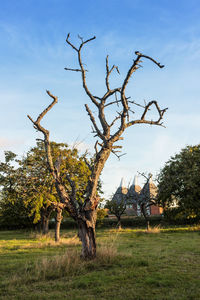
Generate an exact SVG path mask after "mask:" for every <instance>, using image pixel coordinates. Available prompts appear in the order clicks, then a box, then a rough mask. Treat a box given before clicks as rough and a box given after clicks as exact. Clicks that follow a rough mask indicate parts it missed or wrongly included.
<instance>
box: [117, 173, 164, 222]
mask: <svg viewBox="0 0 200 300" xmlns="http://www.w3.org/2000/svg"><path fill="white" fill-rule="evenodd" d="M156 195H157V187H156V185H155V184H154V182H153V180H152V177H150V179H149V180H148V181H147V182H146V183H145V184H144V186H143V187H142V188H141V187H140V186H139V184H138V177H137V175H136V176H135V177H134V180H133V183H132V184H131V186H130V187H129V188H127V187H126V186H125V183H124V179H123V178H122V179H121V182H120V186H119V187H118V188H117V190H116V192H115V194H114V195H113V198H112V199H113V200H114V201H116V202H118V203H120V202H121V201H122V200H123V201H126V213H127V215H135V216H141V209H140V205H141V203H144V202H145V203H146V204H147V208H146V212H147V214H148V215H151V216H152V215H160V214H162V212H163V210H162V208H161V207H159V206H157V205H153V204H151V205H149V204H150V202H151V200H152V199H155V197H156Z"/></svg>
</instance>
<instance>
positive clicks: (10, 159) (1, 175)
mask: <svg viewBox="0 0 200 300" xmlns="http://www.w3.org/2000/svg"><path fill="white" fill-rule="evenodd" d="M4 154H5V162H1V163H0V187H1V197H0V220H1V221H0V223H1V225H2V226H5V227H6V228H12V227H14V226H17V227H26V226H30V225H31V223H32V222H33V219H32V218H31V217H30V216H29V208H28V207H25V205H24V202H23V198H22V195H21V190H20V180H21V172H20V169H19V168H18V163H17V162H18V160H17V159H16V157H17V156H16V154H15V153H13V152H11V151H5V153H4Z"/></svg>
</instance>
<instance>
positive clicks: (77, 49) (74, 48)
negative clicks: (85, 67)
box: [66, 33, 78, 52]
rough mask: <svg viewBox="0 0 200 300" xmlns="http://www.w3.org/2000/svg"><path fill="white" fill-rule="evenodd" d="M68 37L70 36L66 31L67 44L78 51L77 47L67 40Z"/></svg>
mask: <svg viewBox="0 0 200 300" xmlns="http://www.w3.org/2000/svg"><path fill="white" fill-rule="evenodd" d="M69 37H70V33H68V35H67V38H66V42H67V44H69V45H70V46H71V47H72V48H73V49H74V50H75V51H77V52H78V49H77V48H76V47H75V46H74V45H73V44H72V43H71V42H70V41H69Z"/></svg>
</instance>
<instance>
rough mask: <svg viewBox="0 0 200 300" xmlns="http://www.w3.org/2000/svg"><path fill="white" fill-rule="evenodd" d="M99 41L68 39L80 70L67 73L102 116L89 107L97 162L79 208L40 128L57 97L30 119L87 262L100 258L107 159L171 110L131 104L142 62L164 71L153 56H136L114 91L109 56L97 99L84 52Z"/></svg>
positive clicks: (91, 167) (157, 106) (73, 192)
mask: <svg viewBox="0 0 200 300" xmlns="http://www.w3.org/2000/svg"><path fill="white" fill-rule="evenodd" d="M95 38H96V37H95V36H94V37H92V38H90V39H88V40H83V38H82V37H80V36H79V39H80V43H79V46H78V47H77V46H75V45H74V44H73V43H72V42H71V41H70V34H68V35H67V39H66V42H67V44H68V45H69V46H70V47H71V48H72V49H73V51H74V53H75V54H76V55H77V59H78V65H79V67H78V68H76V69H73V68H65V69H66V70H69V71H74V72H80V73H81V77H82V84H83V88H84V90H85V92H86V94H87V95H88V97H89V99H90V101H91V104H92V105H93V106H94V108H95V109H96V111H97V113H98V117H96V116H95V114H94V113H93V112H92V110H91V108H90V107H89V106H88V104H85V109H86V111H87V113H88V115H89V118H90V120H91V122H92V131H93V133H94V135H95V137H96V138H97V140H96V143H95V146H94V148H95V158H94V162H93V165H92V166H91V165H90V166H89V167H90V170H91V176H90V178H89V180H88V185H87V190H86V193H85V201H84V203H83V204H82V205H81V204H78V202H77V201H76V187H75V184H74V182H73V180H72V178H70V176H67V180H68V182H69V184H70V186H71V191H70V192H69V191H67V190H66V189H65V186H64V184H63V180H62V178H61V176H60V170H59V168H60V163H59V160H58V161H57V162H56V163H55V164H53V160H52V155H51V148H50V141H49V131H48V130H47V129H45V128H44V127H42V125H41V124H40V123H41V120H42V119H43V117H44V116H45V115H46V113H47V112H48V111H49V110H50V109H51V108H52V107H53V106H54V105H55V104H56V103H57V101H58V99H57V97H56V96H54V95H53V94H51V93H50V91H47V94H48V95H49V96H50V97H51V98H52V103H51V104H50V105H49V106H48V107H47V108H46V109H45V110H44V111H43V112H42V113H41V114H40V115H39V116H38V118H37V119H36V121H34V120H33V119H32V118H31V117H30V116H28V117H29V119H30V120H31V121H32V122H33V124H34V128H35V129H37V130H38V131H40V132H42V133H43V135H44V143H45V148H46V155H47V161H48V168H49V171H50V173H51V174H52V175H53V178H54V180H55V186H56V189H57V192H58V195H59V197H60V200H61V202H62V203H63V205H64V206H65V209H66V210H67V211H68V212H69V214H70V216H71V217H72V218H73V219H74V220H75V221H76V222H77V225H78V235H79V238H80V240H81V242H82V256H83V257H84V258H86V259H89V258H94V257H95V256H96V238H95V225H96V209H97V204H98V201H99V198H98V197H97V184H98V179H99V176H100V174H101V171H102V170H103V167H104V165H105V163H106V161H107V159H108V158H109V156H110V154H111V153H114V154H115V155H117V157H120V154H119V151H120V149H121V148H122V146H120V145H116V143H117V142H118V141H120V140H122V139H123V137H122V134H123V132H124V131H125V130H126V129H127V128H128V127H130V126H133V125H136V124H149V125H159V126H163V123H162V118H163V115H164V113H165V112H166V110H167V108H165V109H161V108H160V107H159V105H158V103H157V101H155V100H152V101H150V102H148V103H147V104H145V105H140V104H138V103H136V102H135V101H132V100H130V98H128V97H127V96H126V95H125V92H126V87H127V85H128V83H129V80H130V78H131V76H132V74H133V73H134V72H135V71H136V70H137V69H138V68H140V67H141V62H142V61H141V59H142V58H144V59H148V60H150V61H152V62H153V63H154V64H155V65H157V66H158V67H159V68H163V67H164V66H163V65H161V64H160V63H158V62H157V61H156V60H154V59H153V58H151V57H150V56H147V55H144V54H142V53H140V52H139V51H136V52H135V55H136V58H135V59H134V60H133V62H132V64H131V67H130V69H129V70H128V72H127V74H126V76H125V78H124V80H123V82H122V85H121V86H120V87H116V88H113V89H112V88H111V87H110V80H109V79H110V75H111V73H112V72H113V71H114V70H116V71H117V72H118V73H119V69H118V67H117V66H115V65H113V66H112V67H110V66H109V62H108V56H107V57H106V77H105V84H106V92H105V93H104V95H103V96H95V95H94V94H92V92H91V91H90V90H89V88H88V85H87V82H86V72H87V70H86V69H85V64H84V63H83V61H82V49H83V48H84V47H85V46H86V45H87V44H88V43H90V42H92V41H93V40H94V39H95ZM111 106H112V107H115V108H116V109H117V111H116V116H115V118H113V120H112V121H111V122H109V121H108V114H106V109H107V108H108V107H111ZM138 106H139V108H140V109H142V112H141V116H140V118H136V119H134V118H132V115H131V114H132V113H134V111H133V108H134V107H138ZM152 107H155V109H156V110H157V113H158V117H157V118H156V120H151V119H148V118H147V115H148V111H149V110H150V108H152ZM113 109H114V108H113ZM117 124H118V126H117ZM87 163H88V162H87ZM88 165H89V164H88Z"/></svg>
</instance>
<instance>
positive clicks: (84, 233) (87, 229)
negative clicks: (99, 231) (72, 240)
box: [78, 219, 96, 259]
mask: <svg viewBox="0 0 200 300" xmlns="http://www.w3.org/2000/svg"><path fill="white" fill-rule="evenodd" d="M78 236H79V238H80V240H81V242H82V253H81V256H82V257H83V258H86V259H92V258H95V257H96V236H95V224H94V226H93V227H91V226H90V225H89V226H88V224H87V221H83V220H82V219H80V220H78Z"/></svg>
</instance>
